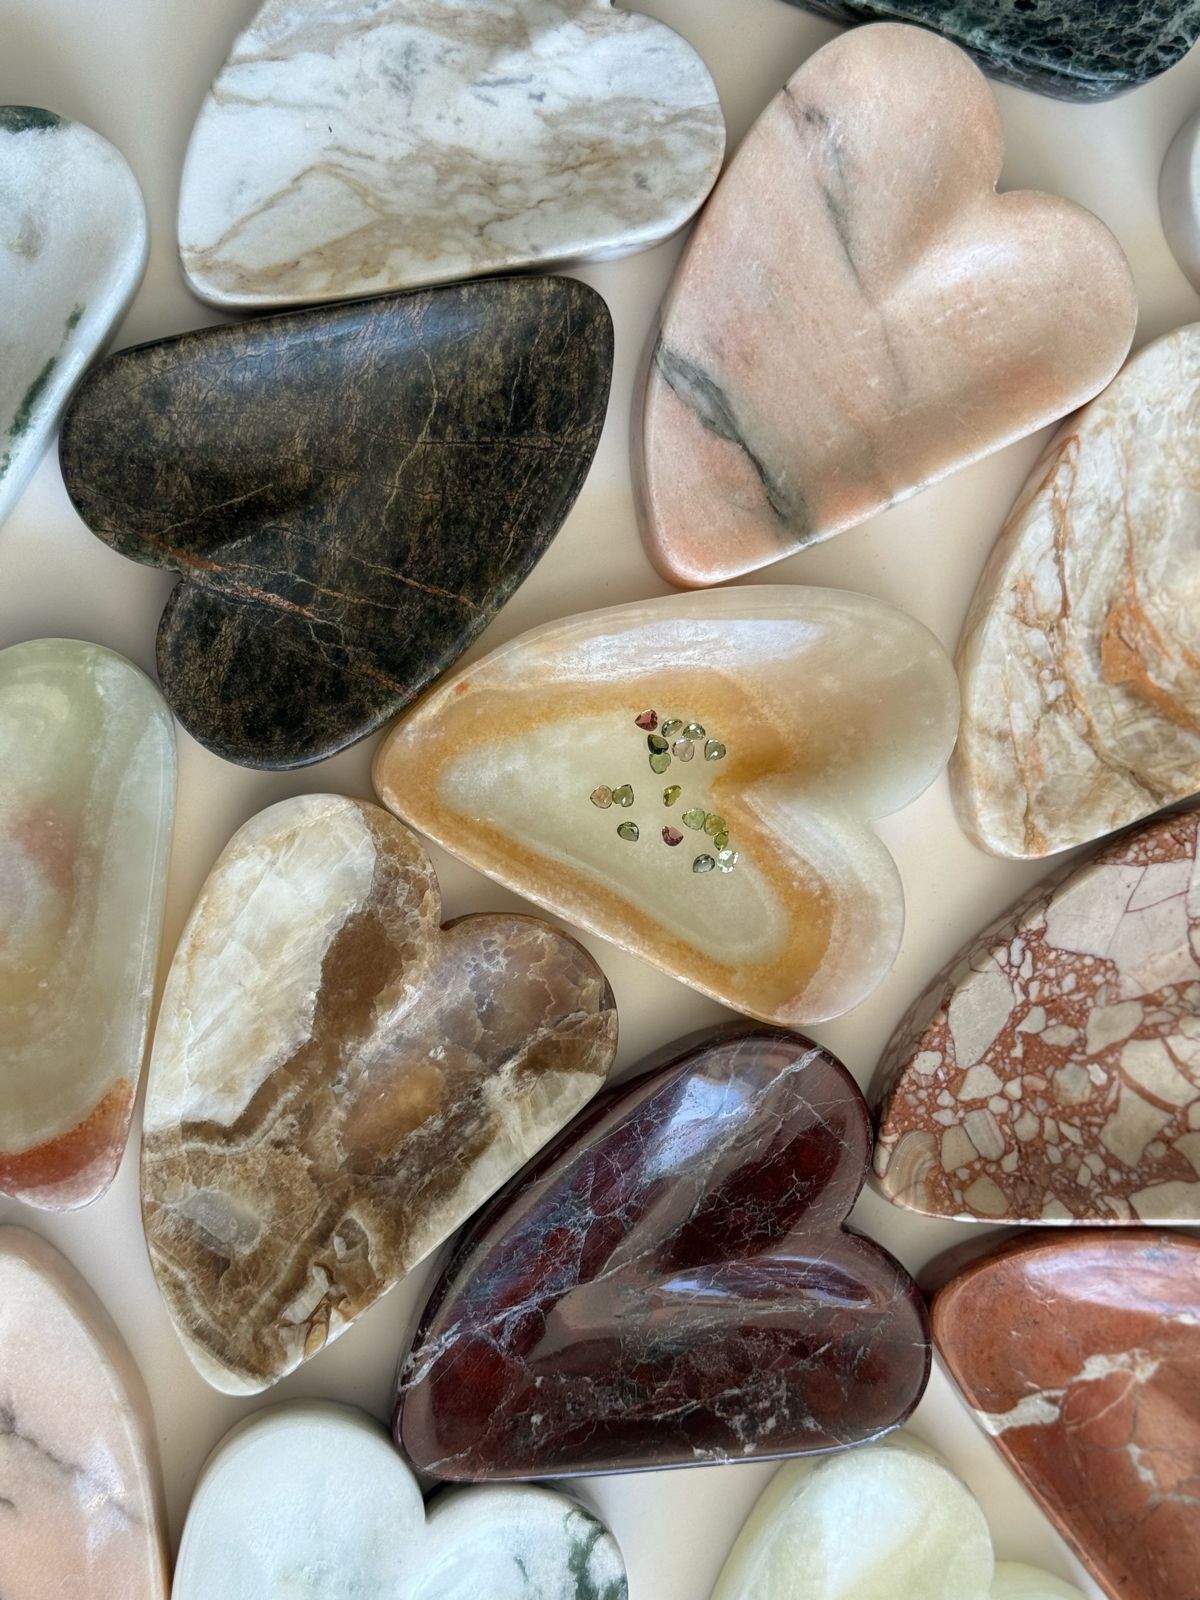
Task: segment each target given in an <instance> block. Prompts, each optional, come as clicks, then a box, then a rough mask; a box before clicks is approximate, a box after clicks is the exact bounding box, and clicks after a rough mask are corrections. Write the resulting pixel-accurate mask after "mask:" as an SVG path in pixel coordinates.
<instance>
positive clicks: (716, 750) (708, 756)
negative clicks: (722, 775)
mask: <svg viewBox="0 0 1200 1600" xmlns="http://www.w3.org/2000/svg"><path fill="white" fill-rule="evenodd" d="M704 759H705V761H723V760H724V759H725V746H724V745H723V744H722V743H721V741H720V739H710V740H709V741H708V743H707V744H706V745H705V746H704Z"/></svg>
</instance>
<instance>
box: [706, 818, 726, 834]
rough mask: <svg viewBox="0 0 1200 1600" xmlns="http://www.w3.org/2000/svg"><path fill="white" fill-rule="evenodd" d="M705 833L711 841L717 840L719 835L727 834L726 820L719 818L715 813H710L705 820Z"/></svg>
mask: <svg viewBox="0 0 1200 1600" xmlns="http://www.w3.org/2000/svg"><path fill="white" fill-rule="evenodd" d="M704 831H705V833H706V834H708V836H709V838H710V839H715V838H716V837H717V835H718V834H719V833H724V832H725V818H724V817H719V816H718V815H717V813H716V812H715V811H710V812H709V813H708V816H707V817H706V818H705V819H704Z"/></svg>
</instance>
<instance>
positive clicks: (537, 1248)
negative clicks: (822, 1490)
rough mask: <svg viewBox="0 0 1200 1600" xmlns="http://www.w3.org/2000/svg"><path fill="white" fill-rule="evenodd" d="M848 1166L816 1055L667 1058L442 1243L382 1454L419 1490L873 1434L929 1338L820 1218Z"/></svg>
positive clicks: (914, 1307)
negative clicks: (442, 1261) (411, 1475)
mask: <svg viewBox="0 0 1200 1600" xmlns="http://www.w3.org/2000/svg"><path fill="white" fill-rule="evenodd" d="M869 1156H870V1124H869V1115H868V1112H867V1108H866V1103H865V1102H864V1100H863V1098H862V1095H861V1094H860V1093H859V1091H858V1088H857V1086H856V1085H855V1083H854V1080H853V1079H852V1078H851V1077H850V1075H849V1073H847V1071H846V1070H845V1068H844V1067H843V1066H842V1065H841V1064H840V1063H839V1062H838V1061H837V1060H835V1059H834V1057H833V1056H831V1055H829V1054H828V1053H827V1052H826V1051H824V1050H822V1049H820V1048H819V1046H817V1045H814V1044H812V1043H811V1042H809V1041H808V1040H805V1039H802V1038H799V1037H797V1036H796V1035H793V1034H786V1033H781V1032H777V1031H774V1030H770V1029H755V1030H744V1029H741V1028H739V1029H736V1030H735V1031H733V1032H732V1033H731V1032H729V1031H728V1030H724V1031H722V1032H721V1033H719V1034H717V1035H708V1036H707V1037H704V1038H702V1039H700V1040H699V1041H691V1042H689V1043H688V1044H686V1045H683V1046H676V1047H675V1050H674V1053H673V1054H672V1056H671V1058H670V1059H669V1060H668V1061H667V1062H666V1064H665V1065H660V1066H658V1067H656V1068H655V1069H653V1070H651V1071H649V1072H647V1073H646V1074H644V1075H643V1076H640V1077H638V1078H637V1079H635V1080H634V1081H633V1082H631V1083H628V1084H625V1085H623V1086H622V1087H621V1088H619V1089H616V1090H614V1091H612V1092H611V1093H610V1094H607V1095H605V1096H604V1097H603V1098H602V1099H600V1100H599V1101H597V1103H596V1104H595V1106H594V1107H592V1108H589V1111H588V1112H587V1113H586V1114H585V1115H584V1116H582V1117H580V1118H578V1119H577V1120H576V1121H575V1123H574V1124H573V1125H572V1126H571V1127H570V1128H569V1129H568V1130H567V1131H566V1133H564V1134H563V1136H562V1138H561V1139H560V1140H559V1141H558V1142H557V1144H556V1145H554V1146H552V1147H551V1148H550V1149H549V1150H548V1151H547V1152H545V1153H544V1155H543V1156H542V1157H540V1158H539V1159H538V1160H537V1161H536V1162H535V1163H534V1164H533V1165H532V1166H531V1167H530V1168H529V1169H527V1171H526V1172H525V1174H523V1175H522V1177H521V1178H519V1179H517V1180H516V1181H515V1182H514V1184H513V1185H512V1186H511V1187H510V1189H509V1190H508V1191H507V1192H506V1193H505V1194H503V1195H501V1196H500V1197H499V1198H498V1199H497V1200H496V1202H495V1203H494V1205H493V1206H492V1207H491V1208H489V1210H488V1211H487V1212H485V1213H484V1214H483V1215H482V1216H481V1217H480V1218H479V1219H478V1220H477V1222H476V1223H475V1224H474V1226H473V1227H472V1228H470V1229H469V1230H468V1232H467V1233H466V1235H465V1236H464V1237H463V1239H462V1240H461V1243H460V1245H459V1248H458V1250H457V1252H456V1254H455V1256H454V1258H453V1259H452V1261H451V1262H450V1264H449V1266H448V1267H447V1269H446V1271H445V1272H444V1274H443V1276H442V1278H441V1280H440V1281H439V1283H438V1285H437V1287H436V1288H435V1290H434V1293H433V1296H432V1298H431V1299H430V1301H429V1304H428V1305H427V1307H426V1310H425V1313H424V1316H423V1318H422V1321H421V1325H420V1327H419V1329H418V1332H417V1336H416V1339H415V1341H414V1345H413V1349H412V1352H411V1354H410V1356H409V1358H408V1360H407V1361H406V1362H405V1363H404V1364H403V1365H402V1367H401V1370H400V1374H399V1379H398V1385H397V1403H396V1412H395V1417H394V1428H395V1433H396V1438H397V1441H398V1442H399V1444H400V1446H401V1448H402V1449H403V1450H404V1451H405V1452H406V1454H407V1455H408V1457H409V1459H410V1460H411V1461H412V1462H413V1463H414V1464H415V1465H416V1466H417V1467H419V1468H420V1469H421V1470H423V1471H427V1472H431V1473H433V1474H435V1475H436V1476H437V1477H440V1478H448V1479H481V1478H526V1477H541V1476H550V1477H553V1476H560V1475H569V1474H574V1473H589V1472H613V1471H625V1470H629V1469H631V1468H638V1467H651V1466H681V1465H694V1464H698V1463H702V1462H713V1461H733V1460H747V1459H752V1458H759V1459H762V1458H766V1457H772V1456H785V1455H800V1454H808V1453H810V1452H816V1451H823V1450H832V1449H836V1448H838V1447H840V1446H842V1445H850V1444H858V1443H860V1442H861V1441H863V1440H864V1439H871V1438H875V1437H877V1436H878V1435H880V1434H882V1433H884V1432H886V1431H888V1430H889V1429H891V1428H893V1427H896V1426H897V1425H898V1424H899V1423H901V1422H903V1420H904V1419H905V1417H907V1416H908V1415H909V1413H910V1412H911V1411H912V1410H913V1408H914V1407H915V1405H916V1404H917V1401H918V1400H919V1399H920V1397H921V1393H922V1391H923V1389H924V1387H925V1382H926V1378H927V1376H928V1371H929V1347H928V1338H927V1331H926V1320H925V1312H924V1307H923V1304H922V1301H921V1299H920V1296H919V1294H918V1292H917V1290H916V1288H915V1286H914V1284H913V1283H912V1281H911V1280H910V1279H909V1278H908V1276H907V1275H906V1273H905V1272H904V1270H903V1269H902V1268H901V1267H900V1266H899V1264H898V1263H897V1262H895V1261H894V1260H892V1258H891V1257H890V1256H888V1255H887V1254H886V1253H885V1252H884V1251H882V1250H880V1249H879V1248H878V1247H877V1246H876V1245H874V1244H872V1243H871V1242H870V1241H869V1240H866V1239H863V1238H861V1237H859V1236H858V1235H856V1234H853V1233H850V1232H848V1231H847V1230H846V1229H845V1228H844V1227H843V1221H844V1219H845V1217H846V1214H847V1213H848V1211H849V1210H850V1207H851V1206H852V1205H853V1204H854V1200H855V1198H856V1196H857V1195H858V1192H859V1189H860V1188H861V1186H862V1183H863V1178H864V1176H865V1173H866V1167H867V1162H868V1160H869Z"/></svg>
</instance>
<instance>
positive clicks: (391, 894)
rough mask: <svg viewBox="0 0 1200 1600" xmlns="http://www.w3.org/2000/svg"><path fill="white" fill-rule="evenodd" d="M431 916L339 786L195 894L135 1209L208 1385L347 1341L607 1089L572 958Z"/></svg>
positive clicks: (153, 1092)
mask: <svg viewBox="0 0 1200 1600" xmlns="http://www.w3.org/2000/svg"><path fill="white" fill-rule="evenodd" d="M440 915H441V896H440V894H439V891H438V883H437V878H436V876H435V874H434V870H433V866H432V863H431V862H430V860H429V858H428V856H427V855H426V854H425V852H424V850H423V849H422V848H421V846H420V844H419V843H418V842H417V840H416V838H415V837H414V836H413V835H412V834H411V833H409V831H408V829H407V828H403V827H401V826H400V824H399V823H397V822H396V821H395V820H394V818H392V817H389V816H388V814H387V813H386V812H385V811H381V810H380V809H379V808H378V807H377V806H370V805H366V804H363V803H361V802H359V801H355V800H345V799H342V798H340V797H339V796H336V795H306V796H302V797H300V798H297V799H293V800H285V801H283V802H281V803H280V804H279V805H275V806H271V807H269V808H268V809H267V810H266V811H263V812H261V813H260V814H259V815H258V816H257V817H254V818H252V819H251V820H250V821H249V822H248V823H247V824H246V825H245V826H244V827H243V828H242V829H241V830H240V831H239V832H238V833H237V834H235V835H234V837H233V839H232V840H231V841H230V843H229V845H228V846H227V847H226V849H225V851H224V853H223V854H222V855H221V857H220V858H219V860H218V861H217V864H216V866H215V867H214V868H213V870H212V872H211V873H210V874H209V877H208V880H207V882H206V883H205V885H204V888H203V889H202V890H201V893H200V897H199V899H198V900H197V902H196V906H195V908H194V910H193V911H192V915H191V917H190V919H189V921H188V924H187V927H186V928H185V929H184V933H183V937H182V939H181V940H180V944H179V948H178V950H177V951H176V953H175V960H174V963H173V964H172V967H171V972H170V975H169V977H168V979H167V985H166V990H165V992H164V994H163V1002H162V1010H161V1013H160V1016H159V1022H158V1029H157V1032H156V1034H155V1039H154V1051H153V1054H152V1056H151V1062H150V1073H149V1083H148V1090H147V1096H146V1116H145V1136H144V1139H143V1143H142V1210H143V1216H144V1220H145V1225H146V1239H147V1243H148V1245H149V1249H150V1259H151V1263H152V1265H153V1267H154V1272H155V1276H156V1278H157V1279H158V1285H159V1288H160V1289H161V1291H162V1294H163V1297H164V1299H165V1300H166V1303H167V1307H168V1309H169V1311H170V1312H171V1315H172V1317H173V1318H174V1321H175V1325H176V1329H177V1331H178V1333H179V1336H180V1338H181V1339H182V1341H183V1344H184V1348H185V1349H186V1350H187V1353H188V1355H189V1356H190V1357H191V1359H192V1361H193V1363H194V1364H195V1366H196V1367H197V1369H198V1370H199V1371H200V1373H201V1374H202V1375H203V1376H204V1377H205V1378H206V1379H207V1380H208V1381H209V1383H211V1384H212V1385H213V1386H214V1387H215V1388H218V1389H222V1390H224V1391H225V1392H227V1393H230V1394H250V1393H254V1392H256V1391H257V1390H260V1389H265V1388H266V1387H267V1386H268V1385H270V1384H272V1383H274V1382H275V1381H276V1379H278V1378H281V1377H283V1376H284V1375H285V1374H286V1373H288V1372H291V1371H292V1370H293V1368H295V1367H296V1366H298V1365H299V1364H300V1362H302V1361H304V1360H306V1359H307V1358H308V1357H309V1356H312V1355H315V1354H316V1353H317V1351H319V1350H320V1349H321V1348H322V1347H323V1346H324V1345H325V1344H326V1343H328V1342H329V1341H330V1340H331V1339H335V1338H337V1337H338V1335H339V1334H341V1333H342V1332H343V1331H344V1330H345V1328H346V1327H347V1326H348V1324H349V1323H350V1322H351V1321H352V1319H353V1318H354V1317H356V1316H357V1315H358V1314H359V1313H360V1312H361V1311H363V1310H365V1309H366V1307H368V1306H369V1305H371V1304H372V1303H373V1302H374V1301H375V1300H377V1299H378V1298H379V1296H380V1295H382V1294H384V1293H385V1292H386V1291H387V1290H388V1289H389V1288H391V1286H392V1285H393V1284H394V1283H395V1282H396V1281H397V1280H398V1279H399V1278H401V1277H403V1275H404V1274H405V1273H406V1272H407V1271H408V1270H409V1269H410V1268H411V1267H413V1266H415V1265H416V1263H417V1262H419V1261H421V1260H422V1259H423V1258H424V1257H425V1256H427V1255H428V1254H429V1253H430V1251H431V1250H433V1249H435V1248H436V1247H437V1245H439V1244H440V1243H441V1242H442V1241H443V1240H444V1239H446V1238H447V1237H448V1236H449V1235H450V1234H451V1233H453V1231H454V1229H455V1228H457V1227H458V1226H459V1225H460V1224H461V1223H462V1222H464V1221H465V1220H466V1219H467V1217H468V1216H470V1214H471V1212H472V1211H474V1210H475V1209H476V1207H477V1206H478V1205H479V1204H480V1203H481V1202H482V1201H483V1200H485V1199H487V1197H488V1196H489V1195H490V1194H492V1193H493V1191H494V1190H496V1189H497V1188H499V1187H500V1185H501V1184H502V1183H504V1182H505V1180H506V1179H508V1178H510V1177H511V1176H512V1175H513V1173H514V1172H516V1171H517V1170H518V1169H519V1168H520V1167H521V1165H522V1164H523V1163H524V1162H525V1161H526V1160H527V1159H528V1158H529V1157H530V1156H532V1155H533V1154H534V1153H535V1151H537V1150H538V1149H540V1147H541V1146H542V1145H543V1144H544V1143H545V1142H546V1140H547V1139H548V1138H550V1137H551V1135H552V1134H555V1133H557V1132H558V1131H559V1129H560V1128H561V1127H562V1126H563V1125H564V1124H565V1123H566V1122H567V1121H568V1120H569V1118H570V1117H571V1116H573V1115H574V1113H575V1112H576V1111H578V1110H579V1109H580V1107H581V1106H583V1105H584V1104H586V1102H587V1101H588V1100H590V1099H591V1097H592V1095H594V1094H595V1092H596V1090H597V1089H598V1088H599V1087H600V1085H601V1084H602V1083H603V1081H604V1077H605V1074H606V1073H607V1071H608V1069H609V1067H610V1065H611V1064H612V1059H613V1053H614V1050H615V1048H616V1033H617V1021H616V1012H615V1010H614V1007H613V999H612V994H611V991H610V990H609V987H608V984H607V982H606V981H605V978H604V974H603V973H602V972H601V971H600V969H599V968H598V967H597V966H596V964H595V962H593V961H592V959H591V957H590V956H589V955H588V954H587V952H586V951H585V950H584V949H583V948H582V946H580V945H578V944H576V942H575V941H574V940H573V939H570V938H568V937H567V936H566V935H565V934H561V933H559V932H558V931H557V930H556V929H554V928H552V927H550V926H549V925H548V924H546V923H544V922H539V921H538V920H537V919H536V918H533V917H522V916H470V917H462V918H460V919H459V920H458V921H456V922H451V923H448V924H447V925H446V926H445V927H439V921H440Z"/></svg>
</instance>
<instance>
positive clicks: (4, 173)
mask: <svg viewBox="0 0 1200 1600" xmlns="http://www.w3.org/2000/svg"><path fill="white" fill-rule="evenodd" d="M146 252H147V233H146V208H145V206H144V204H143V202H142V192H141V190H140V189H139V188H138V184H137V179H136V178H135V177H134V175H133V173H132V172H131V171H130V170H129V166H128V163H127V162H126V161H125V158H124V157H123V156H122V155H121V154H120V153H119V151H117V150H114V149H113V147H112V145H111V144H109V143H108V141H107V139H102V138H101V137H100V135H99V134H98V133H93V132H92V130H91V129H90V128H85V127H83V126H82V125H81V124H80V123H78V122H66V121H64V120H63V119H62V118H61V117H57V116H55V115H54V113H53V112H50V111H42V110H39V109H37V108H36V107H33V106H0V303H2V304H3V306H4V320H3V325H2V326H0V521H3V520H4V518H5V517H6V516H7V515H8V513H9V511H11V509H12V507H13V505H14V504H15V503H16V500H17V497H18V495H19V494H20V493H21V490H22V489H23V488H24V487H25V483H26V481H27V480H28V478H29V475H30V474H31V473H32V471H33V469H34V467H35V466H36V465H37V463H38V461H39V459H40V457H41V454H42V451H43V450H44V449H45V447H46V442H47V440H48V439H49V437H50V434H51V433H52V432H53V431H54V428H55V426H56V425H57V423H58V417H59V413H60V412H61V411H62V408H63V406H64V405H65V404H66V402H67V397H68V396H69V395H70V393H71V390H72V389H73V387H74V386H75V383H76V381H77V379H78V378H79V377H80V376H81V375H82V373H83V370H84V368H85V367H86V366H87V364H88V362H89V361H90V360H91V359H92V357H93V356H94V355H95V354H96V352H97V351H98V350H99V349H100V347H101V345H103V344H104V342H105V340H106V339H107V338H108V336H109V334H110V333H111V331H112V329H113V326H114V325H115V324H116V322H117V321H118V320H119V319H120V317H121V316H122V315H123V314H124V312H125V310H126V308H127V307H128V305H129V302H130V301H131V300H132V299H133V296H134V293H135V292H136V290H137V286H138V284H139V283H140V282H141V281H142V273H143V272H144V271H145V269H146Z"/></svg>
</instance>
